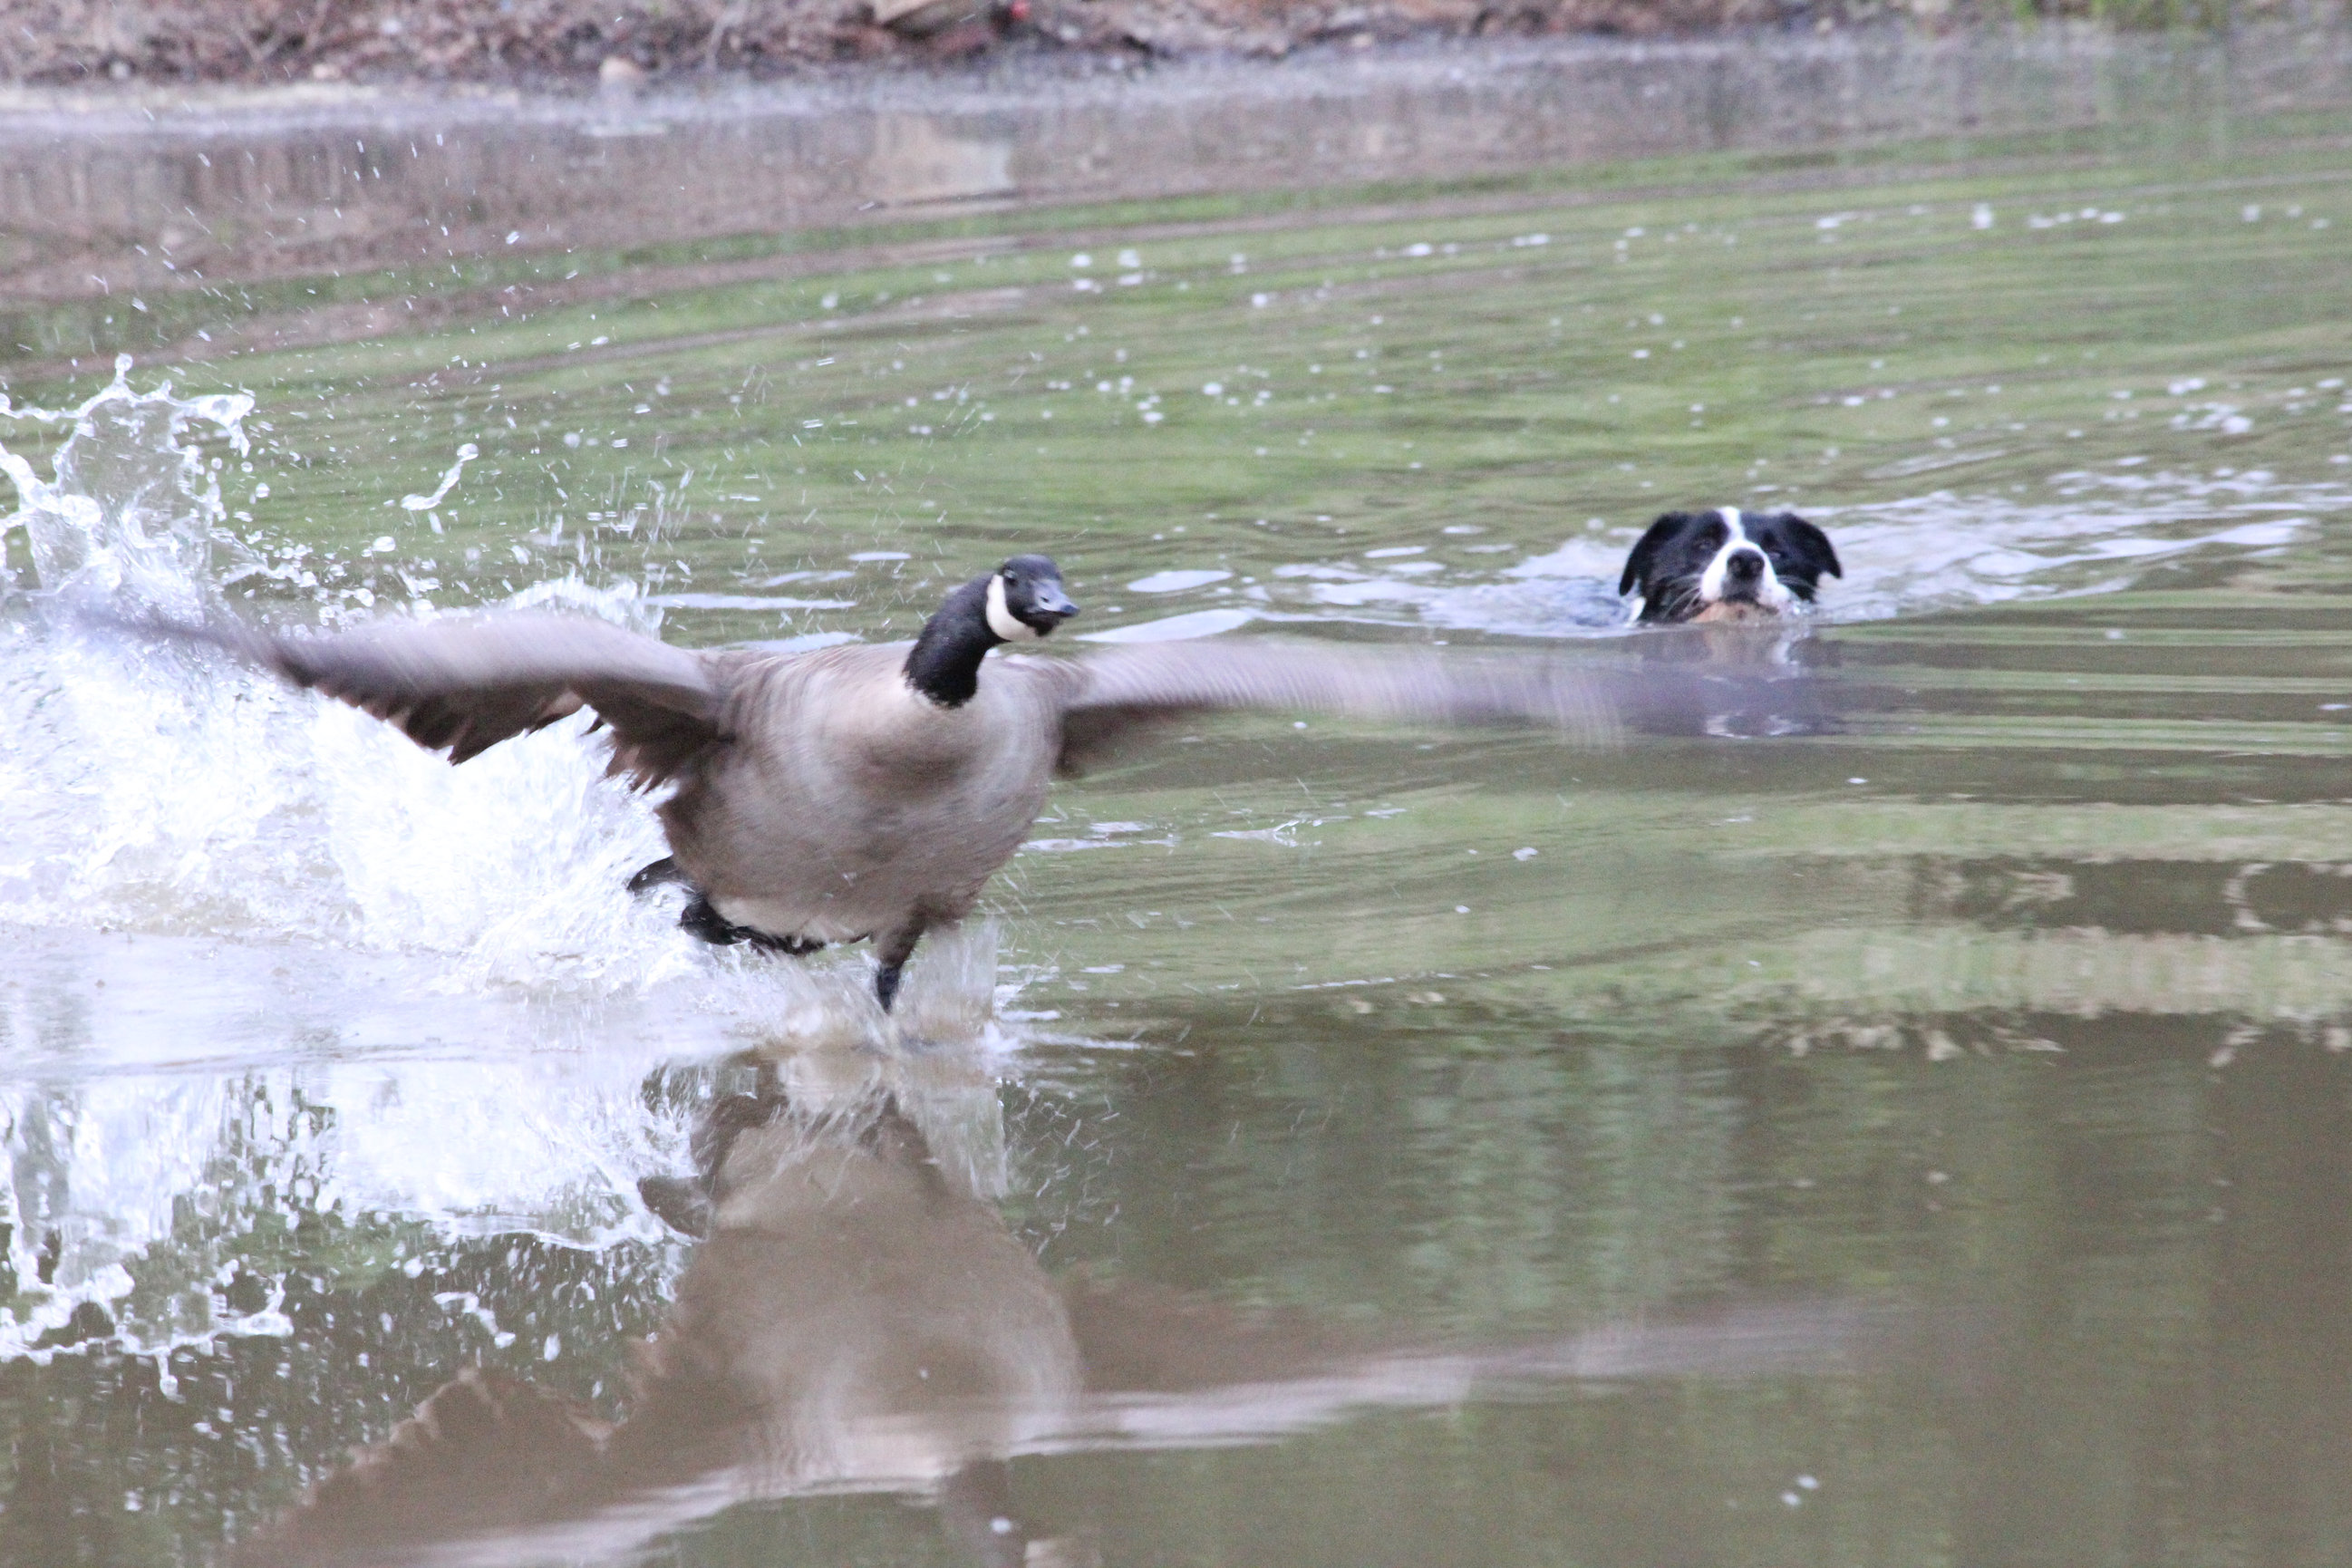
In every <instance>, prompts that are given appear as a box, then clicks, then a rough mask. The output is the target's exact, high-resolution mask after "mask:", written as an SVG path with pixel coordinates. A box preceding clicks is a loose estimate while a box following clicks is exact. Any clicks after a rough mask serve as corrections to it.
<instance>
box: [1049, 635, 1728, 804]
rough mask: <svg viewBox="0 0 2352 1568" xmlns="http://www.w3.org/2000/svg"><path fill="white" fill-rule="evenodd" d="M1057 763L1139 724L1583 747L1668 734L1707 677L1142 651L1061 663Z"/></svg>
mask: <svg viewBox="0 0 2352 1568" xmlns="http://www.w3.org/2000/svg"><path fill="white" fill-rule="evenodd" d="M1066 662H1067V665H1068V667H1069V672H1068V673H1067V674H1066V675H1065V676H1064V677H1063V679H1064V680H1065V681H1066V694H1065V696H1064V698H1063V703H1062V709H1063V744H1062V764H1063V767H1064V768H1065V770H1066V771H1074V770H1076V769H1077V768H1080V767H1082V766H1083V765H1084V764H1085V763H1087V762H1088V761H1089V760H1091V759H1092V758H1093V757H1094V756H1095V755H1097V754H1098V753H1099V752H1103V751H1105V750H1107V749H1108V748H1109V747H1110V746H1112V745H1114V744H1116V743H1117V742H1118V740H1119V738H1120V737H1121V736H1122V735H1123V734H1125V733H1127V732H1128V731H1131V730H1133V729H1135V728H1136V727H1137V726H1139V725H1141V724H1147V723H1150V722H1152V721H1160V720H1167V719H1173V718H1178V717H1181V716H1184V715H1187V714H1195V713H1203V712H1212V711H1216V710H1240V709H1255V710H1266V711H1271V712H1283V713H1326V714H1335V715H1346V716H1351V717H1358V718H1367V719H1381V720H1392V721H1406V722H1420V723H1434V724H1445V725H1491V724H1501V725H1526V726H1529V727H1532V728H1536V729H1543V730H1549V731H1554V732H1556V733H1558V734H1559V735H1560V736H1562V737H1563V738H1565V739H1567V740H1569V741H1570V742H1575V743H1579V744H1584V745H1610V744H1613V743H1615V742H1619V741H1620V740H1622V738H1623V737H1624V735H1625V734H1626V733H1627V732H1628V731H1633V730H1656V729H1659V728H1662V727H1663V728H1667V729H1688V728H1691V727H1692V726H1691V725H1690V724H1688V723H1687V722H1677V721H1676V720H1677V719H1678V718H1679V717H1681V716H1686V715H1689V714H1692V713H1694V712H1695V711H1696V710H1698V709H1699V708H1701V707H1703V706H1704V705H1705V702H1706V697H1705V695H1704V693H1703V690H1702V688H1703V686H1707V685H1712V684H1713V682H1712V681H1711V680H1709V679H1707V678H1704V677H1700V676H1696V675H1694V674H1693V673H1692V672H1690V671H1688V670H1686V669H1674V668H1663V667H1656V666H1643V667H1634V666H1620V665H1614V664H1610V663H1605V662H1603V661H1601V660H1600V659H1597V658H1560V657H1557V656H1547V655H1536V654H1529V655H1515V654H1508V653H1485V652H1473V651H1469V650H1464V651H1461V652H1459V653H1451V652H1449V653H1441V652H1439V651H1438V650H1436V649H1434V648H1406V647H1345V646H1340V645H1335V644H1330V643H1310V642H1299V641H1290V640H1285V639H1280V638H1274V637H1234V638H1218V639H1214V640H1204V641H1200V642H1181V643H1152V644H1147V645H1142V646H1138V647H1109V648H1104V649H1102V650H1100V651H1091V652H1088V653H1087V654H1085V655H1083V656H1081V657H1080V658H1076V659H1072V660H1068V661H1066Z"/></svg>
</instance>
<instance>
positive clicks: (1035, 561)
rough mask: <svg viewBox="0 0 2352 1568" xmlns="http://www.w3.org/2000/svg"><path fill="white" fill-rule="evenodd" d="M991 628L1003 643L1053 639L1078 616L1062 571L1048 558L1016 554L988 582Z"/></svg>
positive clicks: (1045, 556)
mask: <svg viewBox="0 0 2352 1568" xmlns="http://www.w3.org/2000/svg"><path fill="white" fill-rule="evenodd" d="M987 612H988V629H989V630H990V631H992V632H993V633H995V634H996V637H997V640H998V641H1000V642H1027V641H1030V640H1032V639H1034V638H1036V637H1051V636H1052V635H1053V632H1054V628H1055V626H1060V625H1061V624H1062V623H1063V622H1064V621H1066V620H1068V619H1069V618H1070V617H1071V616H1075V615H1076V614H1077V613H1078V607H1077V605H1074V604H1072V603H1071V602H1070V596H1069V595H1068V594H1066V593H1065V592H1064V591H1063V589H1062V569H1061V568H1060V567H1059V566H1056V565H1055V564H1054V562H1053V558H1052V557H1051V556H1047V555H1016V556H1014V557H1013V559H1012V560H1010V561H1007V562H1006V563H1004V564H1003V565H1002V566H1000V567H998V568H997V569H996V573H995V575H993V576H992V577H990V578H989V580H988V596H987Z"/></svg>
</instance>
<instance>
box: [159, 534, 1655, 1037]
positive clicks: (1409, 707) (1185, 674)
mask: <svg viewBox="0 0 2352 1568" xmlns="http://www.w3.org/2000/svg"><path fill="white" fill-rule="evenodd" d="M1077 613H1078V610H1077V606H1076V605H1074V604H1072V603H1071V602H1070V600H1069V598H1068V596H1067V595H1066V594H1065V593H1064V591H1063V586H1062V575H1061V572H1060V569H1059V568H1057V567H1056V566H1055V564H1054V563H1053V562H1052V561H1051V560H1049V559H1047V558H1046V557H1045V556H1043V555H1016V556H1014V557H1013V558H1012V559H1011V560H1009V561H1007V562H1005V563H1004V564H1003V566H1002V567H1000V568H999V569H998V570H996V571H994V572H992V573H990V574H987V575H985V576H982V577H975V578H973V579H972V580H971V582H969V583H966V584H962V585H961V586H960V587H958V588H957V589H955V590H954V591H953V592H952V593H950V594H949V595H948V596H947V599H946V601H945V602H944V603H943V604H942V605H940V609H939V611H938V613H937V614H935V615H933V616H931V617H930V619H929V621H928V622H926V623H925V624H924V626H923V629H922V633H921V635H920V636H919V637H917V638H916V639H915V641H914V643H913V644H912V645H911V646H909V645H907V644H904V643H898V644H881V645H874V644H856V645H845V646H841V647H829V648H824V649H822V650H820V651H816V652H812V653H797V654H776V653H762V652H754V651H746V650H723V649H714V650H709V651H704V652H693V651H689V650H688V649H685V648H677V647H670V646H668V645H667V644H666V643H663V642H661V641H659V640H658V639H656V638H655V637H646V636H642V635H640V634H638V633H635V632H631V631H627V630H625V629H623V628H622V627H619V626H613V625H611V624H609V623H606V622H604V621H597V620H590V619H586V618H581V617H574V616H558V615H547V614H530V613H513V614H503V615H501V614H490V615H483V616H467V617H450V618H446V619H438V620H427V621H410V620H385V621H378V622H375V623H373V624H372V625H369V626H362V627H359V628H356V629H353V630H351V631H345V632H340V633H336V634H333V635H318V636H310V635H297V634H289V633H281V632H273V631H267V630H263V629H260V628H257V627H254V626H247V625H246V624H245V623H243V622H240V621H237V620H235V619H232V618H222V619H219V620H215V621H214V622H211V623H210V624H207V625H203V626H169V625H151V626H149V627H148V628H147V629H150V630H160V631H163V632H164V633H166V634H167V635H172V636H174V637H183V638H192V639H194V640H197V641H201V642H206V643H210V644H213V645H215V646H217V647H222V648H225V649H226V650H228V651H229V652H231V653H233V654H235V655H236V656H238V657H239V658H244V659H246V660H247V661H249V662H251V663H254V664H257V665H259V666H262V667H264V668H268V669H271V670H274V671H276V672H277V673H278V675H279V676H281V677H283V678H284V679H288V680H290V681H292V682H294V683H295V684H297V685H299V686H304V687H315V688H317V689H319V690H320V691H323V692H325V693H327V694H328V695H329V696H331V697H335V698H339V699H341V700H343V701H345V702H348V703H351V704H352V706H354V707H357V708H361V709H363V710H366V711H368V712H370V713H372V714H374V715H375V716H376V717H377V718H379V719H383V720H386V721H390V722H392V723H394V724H396V725H398V726H399V727H400V728H401V729H402V730H403V731H405V732H406V733H407V734H408V736H409V737H410V738H411V739H412V740H414V741H415V742H417V743H418V744H419V745H421V746H424V747H425V748H427V749H428V750H432V751H437V752H447V753H448V756H449V759H450V761H452V762H453V763H462V762H465V761H466V760H467V758H469V757H472V756H474V755H476V754H477V753H478V752H481V751H483V750H484V749H485V748H487V747H489V746H493V745H496V744H497V743H498V742H500V741H503V740H506V739H508V738H509V737H510V736H513V735H518V734H521V733H523V732H525V731H531V730H536V729H539V728H540V727H541V726H542V725H546V724H549V723H551V722H553V721H556V720H558V719H561V718H562V717H564V716H565V715H567V714H571V713H573V712H576V711H577V710H580V709H581V708H583V707H586V708H592V709H593V710H595V712H596V715H597V717H598V719H599V720H600V721H601V722H602V723H603V725H604V727H605V728H607V729H608V730H610V731H611V732H612V746H613V754H612V762H611V765H610V769H609V771H610V772H611V773H614V774H626V775H627V776H628V777H629V778H630V779H631V780H632V781H633V782H634V783H635V784H636V785H637V786H638V787H639V788H648V789H649V788H652V787H655V786H656V785H661V784H671V785H674V786H675V789H674V792H673V793H672V795H670V797H669V798H668V799H667V801H665V802H664V803H663V804H662V805H661V806H660V808H659V815H660V817H661V822H662V826H663V828H664V830H665V832H666V833H667V837H668V839H669V846H670V854H669V856H668V857H667V858H665V859H663V860H658V861H656V862H655V863H654V864H653V865H651V866H648V867H646V868H645V869H644V870H642V871H640V872H639V873H638V874H637V876H636V878H635V879H634V880H633V882H632V884H631V885H632V886H633V887H634V888H636V889H640V890H642V889H645V888H646V887H649V886H652V885H654V884H656V883H658V882H662V881H677V882H680V883H683V884H685V885H686V886H688V888H690V889H692V890H693V897H692V899H691V900H690V902H689V903H688V907H687V910H686V913H685V915H684V916H683V918H682V921H681V923H682V924H684V925H686V926H687V927H688V929H689V930H691V931H694V932H695V933H696V934H698V935H699V936H702V937H704V938H705V939H707V940H709V941H712V942H752V943H755V944H758V945H761V946H764V947H769V948H773V949H778V950H781V951H783V952H791V953H794V954H805V953H809V952H815V951H816V950H817V949H818V948H821V947H823V946H824V945H826V944H828V943H832V942H856V941H858V940H860V939H862V938H866V937H872V938H873V939H874V942H875V946H876V949H877V959H878V961H879V964H880V967H879V970H878V972H877V973H876V975H875V981H874V990H875V994H876V996H877V998H878V999H879V1000H880V1002H881V1004H882V1005H883V1006H884V1007H885V1008H886V1009H887V1007H888V1006H889V1005H890V1003H891V999H892V998H893V996H895V995H896V994H897V992H898V977H899V973H900V970H901V968H902V967H903V966H904V965H905V963H906V962H907V959H908V955H909V954H911V953H912V952H914V949H915V944H916V943H917V942H919V941H920V940H921V938H922V935H923V933H924V932H925V931H927V930H929V929H930V928H931V927H933V926H935V925H941V924H945V923H947V922H950V921H957V920H961V918H962V917H963V916H964V915H965V914H966V913H968V912H969V911H970V910H971V908H972V906H973V904H974V903H975V902H976V901H977V900H978V899H979V897H980V892H981V889H982V886H983V885H984V884H985V883H986V882H987V880H988V879H989V878H990V876H991V875H992V874H993V873H994V872H995V871H996V869H997V868H999V867H1001V866H1003V864H1004V863H1005V862H1006V861H1008V860H1010V859H1011V858H1013V853H1014V851H1016V850H1017V849H1019V848H1020V847H1021V844H1022V841H1023V839H1024V837H1026V836H1027V834H1028V831H1029V827H1030V824H1031V823H1032V822H1033V821H1034V820H1035V818H1036V816H1037V814H1038V812H1039V811H1040V809H1042V807H1043V805H1044V804H1045V792H1046V789H1047V786H1048V785H1049V784H1050V783H1051V782H1052V780H1053V778H1054V776H1055V773H1057V772H1058V773H1064V774H1067V773H1072V772H1074V771H1076V768H1077V767H1078V766H1079V764H1081V763H1083V762H1084V761H1085V760H1086V759H1087V757H1088V756H1089V755H1091V754H1093V753H1095V752H1098V751H1099V750H1101V749H1102V748H1103V747H1105V746H1107V745H1108V744H1109V743H1110V742H1113V741H1115V740H1116V739H1117V738H1118V736H1119V735H1120V734H1122V733H1124V732H1127V731H1131V730H1132V729H1133V728H1134V727H1135V726H1137V725H1138V724H1140V723H1144V722H1147V721H1153V720H1160V719H1166V718H1169V717H1171V716H1173V715H1177V714H1181V713H1187V712H1199V711H1202V710H1220V709H1269V710H1285V711H1291V712H1325V713H1349V714H1359V715H1365V716H1371V717H1379V718H1392V719H1417V720H1433V721H1441V722H1447V723H1457V724H1460V723H1493V722H1519V723H1530V724H1535V725H1539V726H1542V727H1545V728H1549V729H1552V730H1555V731H1559V732H1561V733H1563V734H1565V735H1567V736H1569V737H1570V738H1576V739H1582V740H1586V741H1594V740H1601V739H1606V738H1608V737H1611V736H1613V735H1614V734H1615V733H1617V731H1618V728H1619V725H1620V723H1621V721H1623V720H1625V719H1627V718H1628V717H1631V716H1632V711H1631V710H1634V709H1640V708H1653V707H1654V706H1655V704H1656V702H1657V701H1658V700H1659V699H1660V698H1661V697H1662V696H1664V695H1665V693H1664V690H1663V689H1664V685H1665V683H1666V682H1667V681H1668V679H1669V677H1668V676H1667V675H1666V674H1665V673H1664V672H1655V671H1651V672H1640V673H1634V672H1612V671H1606V670H1602V669H1600V668H1594V667H1592V666H1590V665H1586V666H1583V667H1578V666H1574V665H1570V664H1569V663H1567V662H1565V661H1562V660H1559V659H1546V658H1499V657H1480V656H1475V655H1469V656H1465V657H1461V658H1446V657H1443V656H1441V655H1439V654H1437V653H1435V652H1434V651H1433V650H1408V649H1400V648H1348V647H1335V646H1330V645H1327V644H1315V643H1297V642H1277V641H1273V640H1269V639H1264V638H1246V639H1233V640H1217V641H1203V642H1185V643H1153V644H1135V645H1118V646H1113V647H1103V648H1099V649H1095V650H1090V651H1089V652H1087V654H1085V655H1084V656H1082V657H1080V658H1038V657H1012V658H999V659H996V660H994V661H993V662H989V663H987V664H986V672H985V675H983V672H982V665H983V662H984V661H986V659H987V656H988V654H989V652H990V650H992V649H993V648H996V647H1000V646H1002V645H1004V644H1007V643H1022V642H1031V641H1035V640H1038V639H1041V638H1044V637H1048V636H1050V635H1051V634H1052V633H1053V631H1054V629H1055V627H1056V626H1060V625H1061V624H1062V623H1063V622H1064V621H1066V620H1067V619H1069V618H1070V617H1071V616H1075V615H1076V614H1077ZM1681 685H1682V687H1683V688H1684V689H1686V688H1687V685H1688V680H1687V678H1686V677H1685V678H1683V679H1682V680H1681Z"/></svg>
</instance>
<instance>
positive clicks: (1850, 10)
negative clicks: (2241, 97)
mask: <svg viewBox="0 0 2352 1568" xmlns="http://www.w3.org/2000/svg"><path fill="white" fill-rule="evenodd" d="M2324 3H2326V4H2331V5H2332V4H2336V3H2340V0H2324ZM2311 9H2312V5H2311V3H2310V0H2018V3H2017V4H2011V3H2009V0H0V80H6V81H14V82H23V83H46V84H58V85H66V84H73V83H79V82H91V83H100V82H118V83H124V84H131V83H141V82H144V83H150V84H154V83H164V82H199V81H211V82H239V83H264V82H287V81H337V80H342V81H385V82H433V81H470V82H500V83H513V84H519V85H530V86H556V85H561V84H563V83H578V84H581V85H583V86H584V85H586V84H589V83H592V82H595V81H597V80H599V79H600V78H601V79H603V80H604V82H606V83H608V84H613V85H634V84H635V83H636V82H637V81H639V80H642V79H651V78H676V77H680V76H688V75H694V76H709V75H715V74H734V75H749V76H754V77H768V76H776V75H781V74H784V73H788V72H791V71H793V70H795V69H799V68H808V67H811V66H814V65H821V64H837V63H840V62H853V61H873V62H877V63H890V62H898V63H905V64H920V63H923V62H925V61H932V60H938V59H940V58H969V57H971V56H973V55H977V54H982V53H986V52H989V51H992V50H1013V51H1065V50H1077V51H1092V52H1097V53H1114V54H1116V53H1127V54H1143V55H1150V56H1183V55H1195V54H1203V53H1216V52H1224V53H1235V54H1247V55H1259V56H1278V55H1283V54H1286V53H1288V52H1289V51H1290V50H1292V49H1294V48H1297V47H1301V46H1304V45H1309V44H1318V43H1322V44H1329V43H1335V42H1338V43H1349V44H1360V45H1365V46H1369V45H1372V44H1375V43H1378V42H1381V41H1382V40H1389V39H1398V38H1406V37H1466V36H1476V35H1489V34H1505V35H1514V34H1516V35H1541V34H1561V33H1601V34H1616V35H1622V36H1630V37H1659V36H1671V35H1685V36H1687V35H1691V34H1696V33H1705V32H1709V31H1714V30H1717V29H1720V28H1725V27H1759V26H1760V27H1786V28H1809V29H1810V28H1821V29H1829V28H1835V27H1838V26H1844V25H1848V24H1851V23H1856V22H1866V21H1881V22H1883V21H1885V20H1887V19H1889V18H1892V17H1907V18H1909V19H1911V20H1913V21H1915V22H1916V23H1919V24H1921V25H1925V26H1931V27H1944V26H1953V25H1956V24H1958V23H1962V22H1965V21H1967V20H1969V19H1970V18H1971V17H1973V16H1977V15H1979V14H1982V15H1983V16H1987V17H1989V18H1998V19H2002V20H2010V19H2014V18H2015V17H2016V16H2018V15H2019V13H2020V12H2027V13H2032V14H2037V15H2048V16H2060V15H2083V16H2090V15H2094V14H2095V15H2096V16H2098V17H2100V18H2101V19H2103V20H2105V21H2108V22H2111V23H2119V24H2122V25H2126V26H2131V25H2142V26H2178V25H2187V26H2220V25H2222V24H2225V23H2227V24H2234V23H2239V22H2243V21H2246V20H2249V19H2252V18H2254V17H2256V16H2268V15H2271V14H2273V13H2275V14H2280V15H2284V14H2286V13H2288V12H2290V11H2291V12H2294V13H2295V14H2296V15H2298V16H2300V15H2301V14H2302V13H2304V12H2307V11H2309V10H2311Z"/></svg>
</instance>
